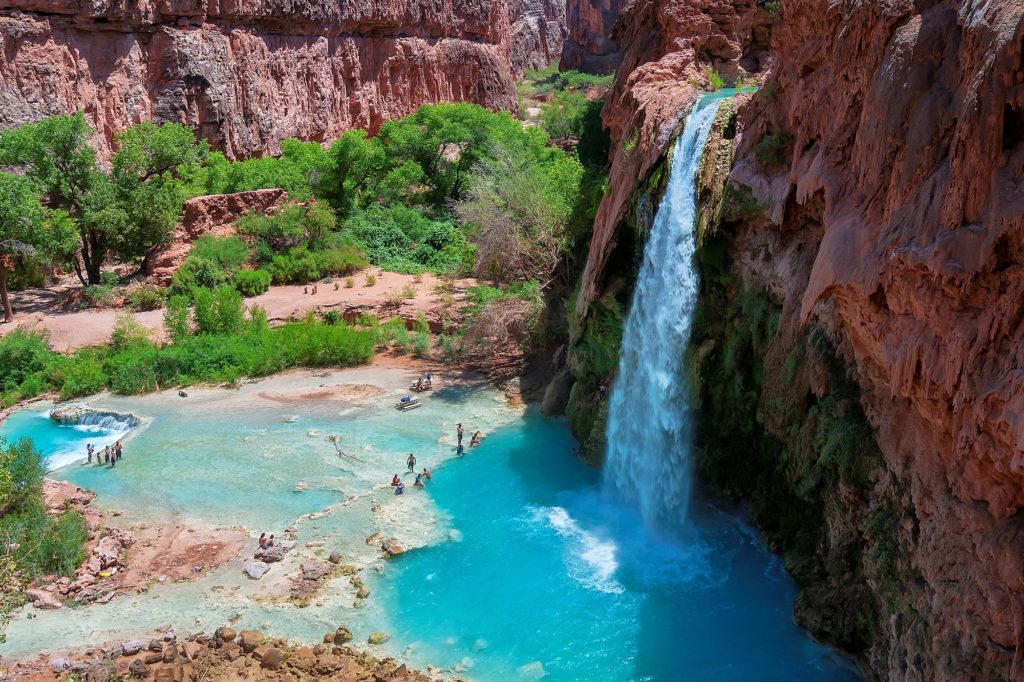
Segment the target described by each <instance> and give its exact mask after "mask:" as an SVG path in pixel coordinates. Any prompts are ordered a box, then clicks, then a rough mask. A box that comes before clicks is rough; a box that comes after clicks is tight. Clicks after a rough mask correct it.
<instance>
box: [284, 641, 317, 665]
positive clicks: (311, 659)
mask: <svg viewBox="0 0 1024 682" xmlns="http://www.w3.org/2000/svg"><path fill="white" fill-rule="evenodd" d="M288 662H289V663H291V665H293V666H295V667H296V668H298V669H299V670H312V669H313V668H315V667H316V654H314V653H313V650H312V649H310V648H309V647H305V646H303V647H299V648H298V649H296V650H295V653H293V654H292V657H291V658H289V659H288Z"/></svg>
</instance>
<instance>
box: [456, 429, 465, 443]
mask: <svg viewBox="0 0 1024 682" xmlns="http://www.w3.org/2000/svg"><path fill="white" fill-rule="evenodd" d="M455 426H456V429H455V435H456V436H458V437H459V445H462V434H463V433H465V431H466V430H465V429H463V428H462V424H456V425H455Z"/></svg>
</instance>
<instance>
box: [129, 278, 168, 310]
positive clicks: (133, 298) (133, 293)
mask: <svg viewBox="0 0 1024 682" xmlns="http://www.w3.org/2000/svg"><path fill="white" fill-rule="evenodd" d="M166 296H167V291H166V290H165V289H163V288H162V287H158V286H156V285H155V284H140V285H137V286H133V287H129V289H128V305H130V306H131V307H132V308H134V309H135V310H156V309H157V308H159V307H161V306H162V305H163V304H164V300H165V299H166Z"/></svg>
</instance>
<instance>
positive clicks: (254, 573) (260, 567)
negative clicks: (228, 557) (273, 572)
mask: <svg viewBox="0 0 1024 682" xmlns="http://www.w3.org/2000/svg"><path fill="white" fill-rule="evenodd" d="M269 570H270V564H268V563H265V562H263V561H253V562H251V563H249V564H248V565H246V567H245V568H243V569H242V572H243V573H245V574H246V575H247V576H249V578H251V579H252V580H259V579H260V578H262V577H263V576H264V575H266V573H267V571H269Z"/></svg>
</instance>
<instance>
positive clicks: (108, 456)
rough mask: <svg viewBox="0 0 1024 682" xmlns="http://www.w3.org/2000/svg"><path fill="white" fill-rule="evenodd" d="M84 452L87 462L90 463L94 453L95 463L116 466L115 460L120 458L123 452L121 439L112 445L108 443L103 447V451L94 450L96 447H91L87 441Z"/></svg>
mask: <svg viewBox="0 0 1024 682" xmlns="http://www.w3.org/2000/svg"><path fill="white" fill-rule="evenodd" d="M85 453H86V460H85V461H86V463H87V464H92V458H93V456H94V455H95V457H96V463H97V464H109V465H110V466H116V465H117V460H119V459H121V456H122V454H123V448H122V447H121V441H117V442H116V443H114V447H110V446H109V445H108V446H106V447H105V448H103V452H96V448H94V447H93V445H92V443H88V444H87V445H86V446H85Z"/></svg>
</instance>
